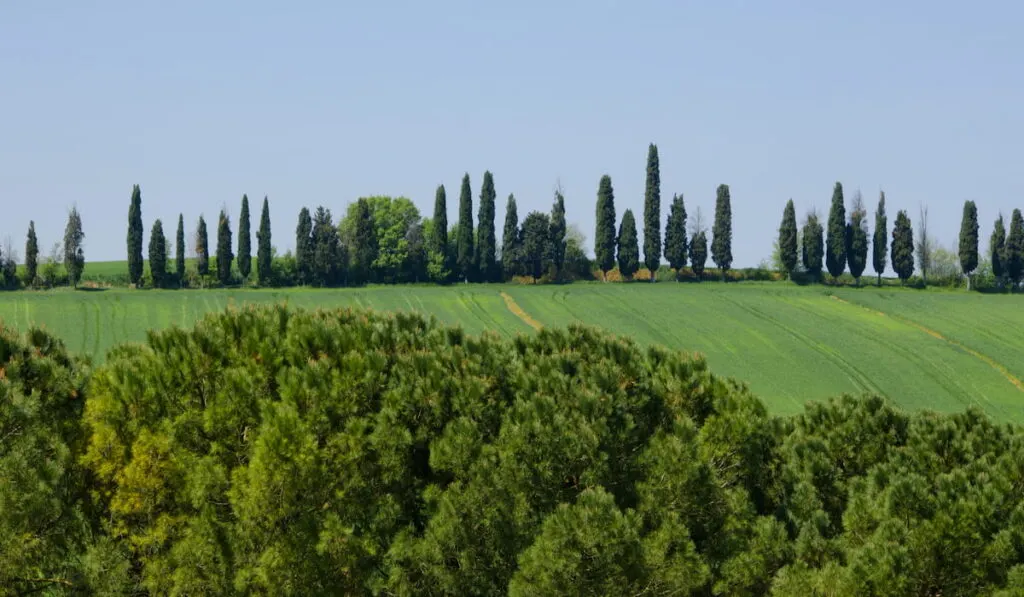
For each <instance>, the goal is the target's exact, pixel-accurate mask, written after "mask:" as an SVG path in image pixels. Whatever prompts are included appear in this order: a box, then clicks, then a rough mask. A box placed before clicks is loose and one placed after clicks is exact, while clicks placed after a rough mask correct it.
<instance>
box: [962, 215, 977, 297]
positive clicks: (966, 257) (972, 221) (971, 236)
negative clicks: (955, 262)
mask: <svg viewBox="0 0 1024 597" xmlns="http://www.w3.org/2000/svg"><path fill="white" fill-rule="evenodd" d="M958 249H959V250H958V253H960V269H961V271H963V272H964V275H965V276H967V289H968V290H970V289H971V274H973V273H974V270H976V269H978V208H977V206H975V204H974V202H973V201H964V213H963V217H962V218H961V220H960V246H959V247H958Z"/></svg>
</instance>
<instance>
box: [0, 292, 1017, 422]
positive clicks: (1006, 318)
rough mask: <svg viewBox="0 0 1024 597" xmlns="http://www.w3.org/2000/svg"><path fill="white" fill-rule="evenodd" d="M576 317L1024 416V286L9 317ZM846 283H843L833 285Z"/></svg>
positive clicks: (499, 328)
mask: <svg viewBox="0 0 1024 597" xmlns="http://www.w3.org/2000/svg"><path fill="white" fill-rule="evenodd" d="M502 293H506V294H507V295H508V296H510V297H511V298H512V299H514V301H515V303H516V305H518V307H519V308H521V309H522V310H523V311H524V312H525V315H526V316H527V317H528V318H532V319H533V320H535V321H536V322H539V323H540V324H543V325H547V326H560V325H565V324H568V323H571V322H574V321H579V322H583V323H586V324H590V325H594V326H598V327H602V328H604V329H606V330H609V331H612V332H614V333H618V334H623V335H628V336H631V337H633V338H635V339H636V340H638V341H639V342H641V343H656V344H661V345H664V346H667V347H670V348H673V349H680V350H686V351H697V352H700V353H703V354H704V355H705V356H706V357H707V359H708V361H709V363H710V364H711V366H712V369H713V371H715V372H716V373H719V374H721V375H727V376H730V377H735V378H737V379H740V380H742V381H744V382H747V383H748V384H749V385H750V387H751V389H752V390H753V391H754V392H755V393H756V394H758V395H759V396H760V397H762V398H763V399H764V400H765V401H766V403H767V404H768V405H769V407H770V408H771V409H772V410H773V411H774V412H777V413H793V412H796V411H797V410H798V408H800V406H801V405H802V404H803V402H804V401H806V400H820V399H824V398H827V397H829V396H833V395H836V394H839V393H843V392H851V393H858V392H862V391H870V392H875V393H879V394H882V395H885V396H888V397H889V398H891V399H892V400H894V401H895V402H896V403H898V404H900V405H902V406H904V407H906V408H911V409H916V408H930V409H934V410H939V411H956V410H962V409H963V408H964V407H966V406H968V405H972V404H974V405H978V406H980V407H982V408H983V409H984V410H985V411H986V412H988V413H989V414H991V415H992V416H994V417H996V418H997V419H999V420H1012V421H1017V422H1024V386H1022V385H1021V384H1020V381H1019V380H1020V379H1022V378H1024V358H1022V356H1024V332H1022V330H1024V298H1022V297H1018V296H1008V295H979V294H969V293H962V292H927V291H911V290H907V291H902V290H892V289H882V290H879V289H871V288H862V289H855V288H840V289H826V288H824V287H820V286H814V287H805V288H800V287H797V286H792V285H788V284H777V283H776V284H772V283H766V284H747V283H744V284H730V285H722V284H719V283H708V284H673V283H662V284H599V283H595V284H574V285H566V286H538V287H531V286H516V285H501V286H498V285H494V286H478V285H471V286H453V287H447V288H444V287H434V286H386V287H373V288H366V289H339V290H310V289H288V290H277V291H274V290H192V291H153V290H148V291H147V290H144V291H133V290H124V289H111V290H104V291H78V292H73V291H63V290H62V291H52V292H28V291H26V292H13V293H6V294H2V295H0V319H2V320H3V321H4V323H6V324H7V325H13V326H15V327H18V328H24V327H26V326H28V325H31V324H35V325H41V326H44V327H46V328H47V329H50V330H52V331H54V332H55V333H56V334H58V335H59V336H60V337H62V338H64V340H65V341H66V342H67V343H68V345H69V347H70V348H71V349H72V350H75V351H79V352H83V353H86V354H90V355H92V356H94V358H96V359H97V360H102V359H103V355H104V353H105V352H106V350H107V349H109V348H110V347H111V346H113V345H114V344H116V343H118V342H123V341H138V340H142V339H143V338H144V337H145V331H146V330H147V329H150V328H163V327H167V326H170V325H175V324H179V325H181V324H190V323H192V322H193V321H195V320H196V319H197V318H198V317H201V316H202V315H203V314H205V313H207V312H209V311H211V310H217V309H222V308H224V307H226V306H228V305H230V304H234V305H241V304H244V303H265V302H275V301H287V302H288V303H289V304H291V305H294V306H300V307H308V308H315V307H333V306H364V307H371V308H374V309H381V310H395V309H401V310H416V311H419V312H422V313H426V314H430V315H434V316H436V317H437V318H438V319H439V320H441V321H443V322H445V323H449V324H459V325H461V326H462V327H463V328H464V329H466V330H467V331H468V332H471V333H480V332H483V331H485V330H492V331H494V332H497V333H499V334H502V335H512V334H517V333H532V331H533V328H531V327H530V325H528V323H527V322H526V321H524V320H523V319H522V318H521V317H519V316H518V315H517V314H515V313H513V312H512V311H511V310H510V309H509V306H508V305H507V303H506V301H505V299H504V298H503V297H502ZM833 295H834V296H833Z"/></svg>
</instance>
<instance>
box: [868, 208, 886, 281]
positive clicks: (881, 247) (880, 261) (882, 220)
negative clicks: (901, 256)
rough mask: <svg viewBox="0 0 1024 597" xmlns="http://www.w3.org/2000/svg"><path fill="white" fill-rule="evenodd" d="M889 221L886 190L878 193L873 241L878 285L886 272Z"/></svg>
mask: <svg viewBox="0 0 1024 597" xmlns="http://www.w3.org/2000/svg"><path fill="white" fill-rule="evenodd" d="M888 227H889V223H888V220H887V218H886V215H885V191H880V192H879V193H878V208H877V209H876V210H875V236H874V238H873V239H872V241H871V260H872V265H874V268H875V273H876V274H877V275H878V285H879V286H881V285H882V274H883V273H885V261H886V259H885V258H886V255H887V252H888V248H889V231H888Z"/></svg>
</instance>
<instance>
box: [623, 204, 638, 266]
mask: <svg viewBox="0 0 1024 597" xmlns="http://www.w3.org/2000/svg"><path fill="white" fill-rule="evenodd" d="M618 245H619V252H618V262H619V274H621V275H622V277H623V279H626V278H632V277H633V274H635V273H636V272H637V270H638V269H640V245H639V241H638V240H637V235H636V219H635V218H634V217H633V210H631V209H627V210H626V211H624V212H623V213H622V225H621V226H619V238H618Z"/></svg>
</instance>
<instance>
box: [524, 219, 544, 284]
mask: <svg viewBox="0 0 1024 597" xmlns="http://www.w3.org/2000/svg"><path fill="white" fill-rule="evenodd" d="M550 226H551V221H550V218H549V217H548V215H547V214H545V213H541V212H539V211H531V212H530V213H528V214H526V219H524V220H523V231H522V234H523V245H522V261H523V266H524V267H525V270H526V274H527V275H529V276H531V277H532V278H533V279H534V281H536V280H537V279H538V278H540V277H541V276H542V275H543V274H544V270H545V265H546V263H547V257H548V255H549V254H550V252H551V249H550V244H549V241H550V237H549V228H550Z"/></svg>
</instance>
